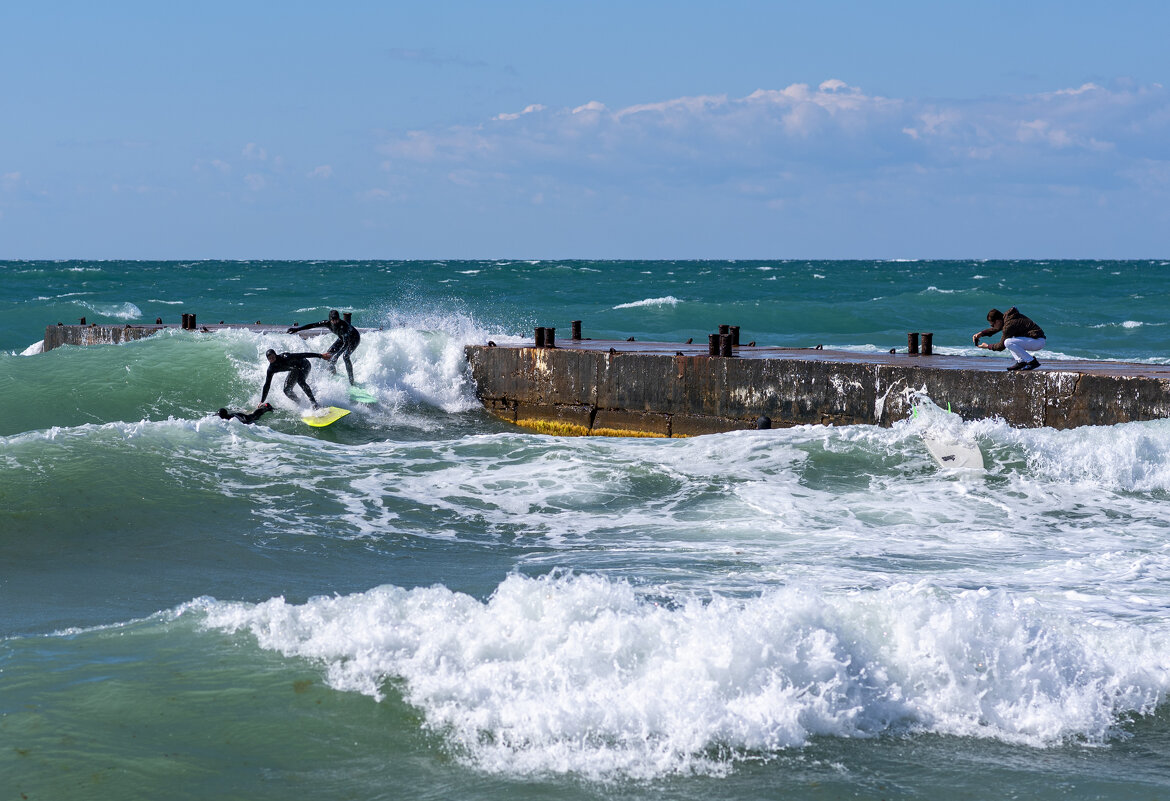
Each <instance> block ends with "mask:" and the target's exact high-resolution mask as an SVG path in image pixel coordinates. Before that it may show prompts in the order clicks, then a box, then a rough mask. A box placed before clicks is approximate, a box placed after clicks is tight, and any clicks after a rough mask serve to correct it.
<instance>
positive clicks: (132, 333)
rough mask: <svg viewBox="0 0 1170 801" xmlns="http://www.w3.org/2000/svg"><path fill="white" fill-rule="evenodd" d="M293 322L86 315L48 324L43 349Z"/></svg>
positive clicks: (278, 328)
mask: <svg viewBox="0 0 1170 801" xmlns="http://www.w3.org/2000/svg"><path fill="white" fill-rule="evenodd" d="M345 319H346V320H347V321H349V320H350V314H349V313H348V312H347V313H346V314H345ZM291 325H296V323H286V324H284V325H265V324H262V323H260V322H259V321H257V322H256V323H254V324H232V323H224V322H223V321H222V320H221V321H220V322H219V323H214V324H210V325H206V324H198V323H197V322H196V320H195V315H193V314H184V315H183V320H182V323H180V324H179V325H165V324H163V323H162V322H158V323H155V324H153V325H131V324H129V323H127V324H126V325H108V324H102V325H98V324H96V323H89V324H88V325H87V324H86V323H85V318H84V317H83V318H82V320H81V323H80V324H79V325H64V324H62V323H57V324H56V325H50V326H46V328H45V340H44V348H43V350H45V351H50V350H52V349H53V348H59V347H61V346H62V345H118V344H121V343H123V342H133V341H135V340H139V339H145V338H146V337H149V336H153V335H154V334H157V333H158V332H159V331H166V330H168V329H170V330H176V329H177V330H184V331H198V332H200V333H205V334H209V333H212V332H214V331H226V330H248V331H255V332H257V333H271V334H283V333H285V332H286V331H287V330H288V328H289V326H291ZM369 330H371V329H368V328H359V329H358V331H360V332H361V333H363V334H364V333H365V332H366V331H369ZM322 333H328V332H327V329H323V328H312V329H309V330H308V331H301V332H300V333H299V336H300V337H301V339H308V338H309V337H314V336H320V335H321V334H322Z"/></svg>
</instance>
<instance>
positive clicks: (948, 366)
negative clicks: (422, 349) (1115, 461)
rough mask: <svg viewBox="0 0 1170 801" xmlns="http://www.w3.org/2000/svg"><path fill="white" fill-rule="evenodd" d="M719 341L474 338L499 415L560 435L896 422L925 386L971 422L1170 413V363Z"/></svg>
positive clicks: (486, 394) (1100, 421)
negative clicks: (1022, 366)
mask: <svg viewBox="0 0 1170 801" xmlns="http://www.w3.org/2000/svg"><path fill="white" fill-rule="evenodd" d="M709 353H710V351H709V349H708V346H707V343H703V345H702V347H700V346H699V345H674V344H669V343H634V342H613V341H597V340H580V341H578V340H571V341H567V342H564V343H562V344H560V345H558V346H557V347H554V348H547V347H545V348H535V347H515V346H509V347H491V346H470V347H468V348H467V359H468V361H469V363H470V366H471V371H472V375H473V376H474V379H475V384H476V388H477V392H478V394H479V397H480V399H481V401H482V402H483V404H484V406H485V407H486V408H487V409H488V411H490V412H491V413H492V414H494V415H496V416H497V417H500V418H501V419H503V420H507V421H508V422H512V423H516V424H518V425H521V426H525V427H528V428H531V429H533V430H536V431H543V432H546V433H555V434H595V435H612V436H656V437H679V436H692V435H696V434H707V433H715V432H721V431H730V430H734V429H747V428H756V427H757V420H758V419H759V418H760V417H767V418H770V421H771V424H772V425H773V426H775V427H781V426H794V425H802V424H808V423H818V424H830V425H849V424H855V423H865V424H871V425H881V426H889V425H892V424H893V423H894V422H895V421H897V420H901V419H905V418H906V416H907V415H909V414H910V412H911V407H912V404H913V401H912V397H911V396H912V393H913V392H914V391H916V390H920V391H922V392H924V393H926V394H927V395H928V396H930V398H931V399H932V400H933V401H934V402H935V403H937V404H939V405H942V406H946V405H947V404H950V406H951V409H952V410H953V411H955V412H957V413H959V414H960V415H962V416H963V417H964V418H966V419H977V418H986V417H1000V418H1003V419H1004V420H1006V421H1007V422H1008V423H1009V424H1011V425H1013V426H1020V427H1037V426H1049V427H1052V428H1072V427H1075V426H1083V425H1112V424H1114V423H1124V422H1131V421H1135V420H1151V419H1157V418H1162V417H1167V416H1170V366H1158V365H1141V364H1131V363H1121V362H1097V361H1053V360H1045V359H1043V356H1044V353H1043V352H1040V353H1039V354H1038V355H1039V356H1040V357H1041V358H1042V361H1043V367H1041V368H1040V369H1039V370H1034V371H1022V370H1017V371H1008V370H1007V369H1006V368H1007V366H1008V365H1009V364H1011V358H1010V357H1009V356H1008V355H1007V354H1003V353H997V354H993V355H988V356H986V357H984V356H969V357H968V356H946V355H938V354H931V355H911V354H909V353H895V354H858V353H852V352H845V351H833V350H820V349H786V348H768V347H746V346H740V347H735V348H733V349H732V353H733V355H732V356H730V357H728V356H713V355H709Z"/></svg>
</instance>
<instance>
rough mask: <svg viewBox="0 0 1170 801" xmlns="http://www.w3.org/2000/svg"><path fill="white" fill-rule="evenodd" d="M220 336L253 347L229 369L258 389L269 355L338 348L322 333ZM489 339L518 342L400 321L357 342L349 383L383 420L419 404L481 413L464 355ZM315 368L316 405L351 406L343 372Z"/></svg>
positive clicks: (457, 319)
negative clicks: (373, 400)
mask: <svg viewBox="0 0 1170 801" xmlns="http://www.w3.org/2000/svg"><path fill="white" fill-rule="evenodd" d="M302 311H304V310H302ZM310 333H312V332H310ZM225 336H228V337H235V338H236V339H238V340H240V341H242V342H246V343H249V344H250V345H251V347H252V349H253V350H254V354H253V353H251V352H241V353H240V354H238V355H236V356H235V357H234V361H235V362H236V365H237V369H238V370H239V372H240V374H241V377H242V378H243V379H244V380H245V381H246V382H247V383H249V384H251V385H253V386H256V387H260V386H262V385H263V382H264V375H265V372H266V369H267V368H266V364H265V362H264V359H263V353H264V351H265V350H267V349H268V348H270V347H271V348H275V349H276V350H288V351H292V352H300V351H312V352H317V353H321V352H324V351H325V350H326V349H327V348H328V347H329V346H330V345H331V344H332V343H333V342H334V341H335V337H334V336H333V334H332V333H330V332H328V331H325V330H322V331H321V333H317V334H315V335H313V336H310V337H309V338H308V339H302V338H301V337H300V336H299V335H296V334H277V335H273V334H255V333H252V332H246V331H236V332H229V333H225ZM489 336H491V337H494V338H495V339H496V340H498V341H499V342H500V343H501V344H504V343H510V342H513V341H517V342H518V341H520V339H519V338H518V337H509V336H506V335H500V334H490V333H489V332H488V331H486V330H485V329H483V328H481V327H480V326H479V325H478V324H476V323H475V322H474V321H473V320H471V319H470V318H468V317H464V316H458V315H440V316H439V317H429V316H427V315H417V314H416V315H410V316H406V315H397V319H396V320H395V321H394V325H393V326H392V327H388V328H386V329H385V330H377V331H366V332H365V333H363V334H362V339H361V344H360V345H359V347H358V349H357V351H356V352H355V353H354V355H353V358H352V362H353V368H354V380H355V381H356V382H357V383H359V384H362V385H363V386H366V387H368V388H369V389H370V390H371V391H372V392H373V394H374V395H375V396H377V398H378V401H379V407H378V408H379V409H380V410H381V411H382V412H384V413H390V414H394V413H397V412H400V411H401V409H402V407H403V405H404V404H408V403H422V404H425V405H427V406H433V407H436V408H439V409H442V410H443V411H445V412H462V411H467V410H469V409H473V408H478V406H479V403H478V401H477V400H476V398H475V392H474V386H473V385H472V383H471V382H470V380H469V378H468V375H467V359H466V355H465V352H464V348H465V346H466V345H468V344H470V343H477V344H479V343H483V342H486V341H487V340H488V338H489ZM312 366H313V368H314V369H313V372H312V374H311V376H310V385H311V386H313V388H314V393H315V394H316V395H317V396H318V400H319V401H321V402H323V403H336V404H339V405H344V406H346V407H347V408H348V407H349V406H351V405H352V404H350V403H348V393H349V384H348V381H347V380H346V378H345V377H344V376H345V366H344V364H341V363H339V364H338V365H337V375H336V376H331V375H330V374H329V373H328V372H327V371H326V370H325V369H322V368H323V366H324V363H323V362H313V363H312ZM273 390H275V391H271V390H270V393H269V399H270V400H272V401H273V403H275V404H277V405H280V404H282V403H284V402H285V401H284V400H283V396H282V395H281V393H280V389H279V386H277V387H273ZM298 393H299V390H298ZM256 400H259V398H258V397H257V398H256Z"/></svg>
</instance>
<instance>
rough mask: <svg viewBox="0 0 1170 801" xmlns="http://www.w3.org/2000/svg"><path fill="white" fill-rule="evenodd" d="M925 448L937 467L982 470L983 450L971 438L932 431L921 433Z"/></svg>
mask: <svg viewBox="0 0 1170 801" xmlns="http://www.w3.org/2000/svg"><path fill="white" fill-rule="evenodd" d="M922 442H923V444H925V445H926V450H928V451H930V455H931V456H932V457H934V460H935V461H936V462H938V464H939V467H945V468H948V469H955V470H982V469H983V468H984V465H983V451H981V450H980V449H979V445H978V444H977V443H976V442H975V441H973V440H966V439H956V438H954V437H949V436H946V435H943V434H939V433H935V432H932V431H925V432H923V434H922Z"/></svg>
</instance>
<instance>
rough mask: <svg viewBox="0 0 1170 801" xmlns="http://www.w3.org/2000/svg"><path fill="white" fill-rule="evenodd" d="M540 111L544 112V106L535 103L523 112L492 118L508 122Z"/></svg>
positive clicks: (526, 107) (498, 115)
mask: <svg viewBox="0 0 1170 801" xmlns="http://www.w3.org/2000/svg"><path fill="white" fill-rule="evenodd" d="M538 111H544V106H542V105H540V104H539V103H533V104H532V105H530V106H525V108H524V110H523V111H518V112H516V113H515V114H497V115H496V116H494V117H492V119H493V120H499V121H502V122H507V121H510V120H518V119H520V118H521V117H523V116H524V115H525V114H535V113H537V112H538Z"/></svg>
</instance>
